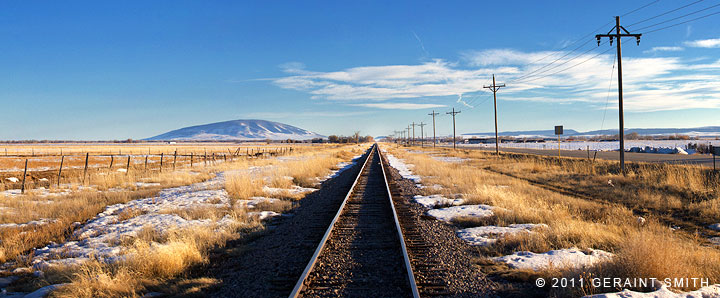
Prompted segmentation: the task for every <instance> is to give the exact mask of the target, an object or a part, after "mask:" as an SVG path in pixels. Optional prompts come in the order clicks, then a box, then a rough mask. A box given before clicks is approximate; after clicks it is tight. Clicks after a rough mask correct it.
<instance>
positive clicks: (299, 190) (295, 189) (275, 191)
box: [263, 185, 317, 195]
mask: <svg viewBox="0 0 720 298" xmlns="http://www.w3.org/2000/svg"><path fill="white" fill-rule="evenodd" d="M316 190H317V188H309V187H300V186H297V185H293V186H292V188H275V187H267V186H263V192H265V193H266V194H269V195H282V194H285V193H287V194H290V195H296V194H303V193H308V192H313V191H316Z"/></svg>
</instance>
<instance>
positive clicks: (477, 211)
mask: <svg viewBox="0 0 720 298" xmlns="http://www.w3.org/2000/svg"><path fill="white" fill-rule="evenodd" d="M493 208H495V207H492V206H488V205H462V206H453V207H447V208H440V209H432V210H428V211H427V214H428V215H430V216H432V217H435V218H437V219H439V220H442V221H447V222H449V221H451V220H452V219H453V218H455V217H459V216H469V217H480V218H482V217H489V216H492V215H493V212H492V209H493Z"/></svg>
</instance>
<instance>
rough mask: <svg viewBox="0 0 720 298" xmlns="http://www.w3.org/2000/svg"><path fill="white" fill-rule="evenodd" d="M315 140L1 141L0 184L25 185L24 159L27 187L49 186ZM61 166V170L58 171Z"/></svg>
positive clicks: (275, 150) (203, 162) (198, 163)
mask: <svg viewBox="0 0 720 298" xmlns="http://www.w3.org/2000/svg"><path fill="white" fill-rule="evenodd" d="M304 148H313V145H312V144H264V143H263V144H260V143H243V144H242V145H234V144H228V143H180V144H166V143H158V144H148V143H138V144H133V143H118V144H94V143H89V144H83V143H78V144H73V143H69V144H43V145H38V144H4V145H0V190H5V189H16V188H21V183H22V182H21V181H22V175H23V171H24V169H25V163H26V161H27V169H28V175H27V176H26V186H27V187H29V188H35V187H49V186H50V185H52V184H57V183H58V180H60V182H61V183H64V182H66V180H67V179H72V178H75V177H81V176H82V175H83V174H84V169H85V162H86V160H87V168H88V173H89V174H90V175H92V174H94V173H95V172H98V171H99V172H106V171H128V172H130V171H145V170H153V171H160V170H168V169H171V168H177V167H199V166H206V165H208V164H209V163H212V164H214V163H217V162H218V161H227V160H228V159H233V158H235V157H237V156H248V155H259V154H266V155H267V154H286V153H289V152H290V151H291V150H304ZM61 166H62V173H61V172H60V171H59V170H60V168H61Z"/></svg>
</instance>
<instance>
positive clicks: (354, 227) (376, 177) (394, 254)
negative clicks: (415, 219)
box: [290, 145, 418, 297]
mask: <svg viewBox="0 0 720 298" xmlns="http://www.w3.org/2000/svg"><path fill="white" fill-rule="evenodd" d="M385 177H386V176H385V174H384V172H383V165H382V158H381V156H380V153H379V152H378V149H377V145H375V146H374V147H373V148H372V149H371V152H370V153H369V154H368V157H367V159H366V160H365V163H364V164H363V167H362V170H361V171H360V174H359V175H358V177H357V178H356V180H355V183H354V184H353V187H352V188H351V190H350V192H349V193H348V194H347V196H346V198H345V201H344V202H343V203H342V205H341V207H340V210H339V211H338V213H337V214H336V216H335V218H334V219H333V221H332V223H331V224H330V227H328V229H327V231H326V232H325V236H324V237H323V239H322V240H321V242H320V245H319V246H318V248H317V249H316V251H315V254H314V255H313V258H312V259H311V260H310V262H309V264H308V265H307V267H306V268H305V271H304V272H303V275H302V276H301V277H300V279H299V280H298V282H297V284H296V285H295V288H294V290H293V292H292V294H291V295H290V297H338V296H341V297H413V296H416V297H417V295H418V294H417V287H416V286H415V279H414V277H413V274H412V269H410V268H411V266H410V265H409V264H410V259H409V257H408V255H407V253H406V249H405V243H404V241H403V236H402V233H401V232H399V230H398V229H399V227H400V224H399V223H398V221H397V219H396V218H397V217H396V215H395V209H394V206H393V203H392V200H391V197H390V193H391V192H390V190H389V189H390V188H389V186H388V183H387V182H386V178H385Z"/></svg>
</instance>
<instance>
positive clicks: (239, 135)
mask: <svg viewBox="0 0 720 298" xmlns="http://www.w3.org/2000/svg"><path fill="white" fill-rule="evenodd" d="M324 137H325V136H323V135H319V134H316V133H314V132H312V131H308V130H304V129H301V128H297V127H295V126H292V125H287V124H283V123H278V122H272V121H266V120H255V119H251V120H231V121H224V122H217V123H210V124H204V125H197V126H190V127H185V128H181V129H176V130H173V131H170V132H166V133H164V134H161V135H157V136H154V137H152V138H147V139H146V140H152V141H158V140H186V141H245V140H267V139H270V140H287V139H292V140H309V139H314V138H324Z"/></svg>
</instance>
